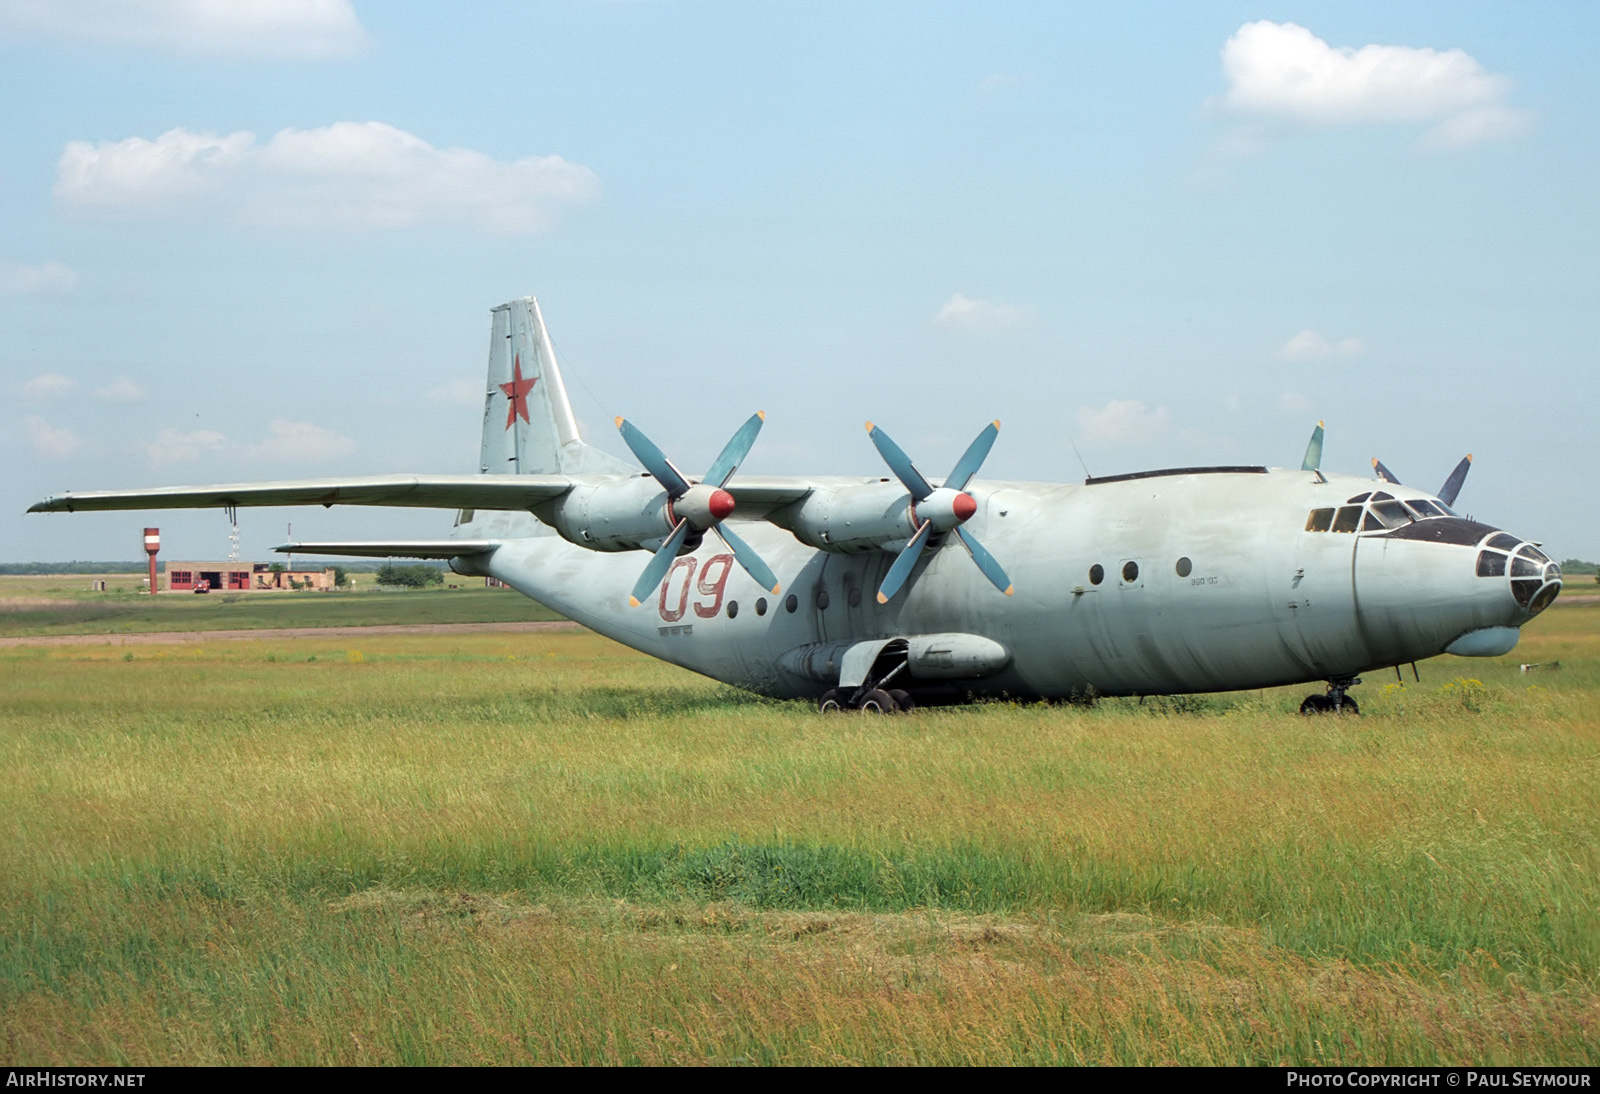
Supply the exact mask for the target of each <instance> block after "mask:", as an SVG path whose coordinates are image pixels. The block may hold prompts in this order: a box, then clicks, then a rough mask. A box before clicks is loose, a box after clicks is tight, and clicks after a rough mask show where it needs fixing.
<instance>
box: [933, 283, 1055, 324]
mask: <svg viewBox="0 0 1600 1094" xmlns="http://www.w3.org/2000/svg"><path fill="white" fill-rule="evenodd" d="M1032 321H1033V313H1032V312H1030V311H1029V310H1028V309H1027V308H1019V307H1017V306H1016V305H1014V304H992V303H989V302H988V301H986V300H974V299H972V298H971V297H970V296H966V295H964V294H962V293H956V294H955V295H953V296H951V297H950V299H949V300H946V301H945V302H944V304H943V306H942V307H940V308H939V310H938V311H937V312H935V313H934V316H933V325H934V326H936V327H943V328H945V329H947V330H959V331H965V332H967V333H969V334H993V333H999V332H1002V331H1011V330H1016V329H1017V328H1018V327H1022V326H1025V325H1027V324H1028V323H1030V322H1032Z"/></svg>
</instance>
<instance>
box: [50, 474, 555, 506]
mask: <svg viewBox="0 0 1600 1094" xmlns="http://www.w3.org/2000/svg"><path fill="white" fill-rule="evenodd" d="M570 489H572V480H571V479H570V478H568V477H567V476H565V475H428V476H422V475H369V476H365V477H357V478H348V479H297V480H283V481H279V482H244V483H223V484H220V485H216V486H164V487H158V488H155V489H150V490H96V491H94V492H92V493H82V494H60V495H57V496H56V497H52V498H46V499H45V500H44V501H41V502H38V503H36V504H34V505H30V506H29V507H28V512H30V513H86V512H90V511H94V510H102V509H208V508H219V507H227V506H241V507H242V506H251V505H322V506H330V505H395V506H410V507H414V508H421V509H506V510H516V509H527V508H529V507H530V506H532V505H535V504H537V503H539V502H541V501H545V500H547V499H549V498H555V497H560V496H561V495H562V494H565V493H566V492H567V491H568V490H570Z"/></svg>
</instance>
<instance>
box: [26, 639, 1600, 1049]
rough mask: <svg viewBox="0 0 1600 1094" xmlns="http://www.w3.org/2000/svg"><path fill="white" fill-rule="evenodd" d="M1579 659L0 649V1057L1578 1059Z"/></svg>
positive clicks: (281, 645)
mask: <svg viewBox="0 0 1600 1094" xmlns="http://www.w3.org/2000/svg"><path fill="white" fill-rule="evenodd" d="M1597 632H1600V612H1597V611H1595V610H1594V609H1586V608H1559V609H1555V610H1552V611H1550V612H1547V613H1545V615H1544V616H1542V617H1541V618H1540V620H1539V621H1537V622H1536V624H1535V625H1534V626H1533V627H1531V628H1530V629H1529V632H1528V636H1527V637H1526V638H1525V640H1524V644H1523V647H1522V648H1521V649H1519V651H1518V652H1517V653H1516V654H1515V655H1513V657H1512V658H1509V659H1502V660H1501V661H1495V662H1469V661H1461V660H1454V659H1450V660H1449V662H1448V663H1444V662H1440V663H1434V664H1430V665H1426V666H1424V667H1423V673H1424V681H1423V683H1422V684H1421V685H1418V684H1415V683H1411V684H1408V685H1407V686H1405V687H1392V686H1389V685H1387V684H1386V683H1385V682H1384V681H1381V680H1373V681H1370V682H1369V683H1368V684H1367V685H1365V686H1364V687H1363V688H1362V689H1361V690H1360V692H1359V693H1358V694H1360V696H1361V699H1362V707H1363V711H1364V712H1365V716H1364V717H1362V718H1360V719H1346V718H1316V719H1303V718H1300V717H1298V716H1296V715H1294V714H1293V713H1292V712H1293V710H1294V708H1295V707H1296V706H1297V705H1298V701H1299V698H1300V696H1301V693H1302V692H1303V691H1304V690H1305V689H1295V690H1285V691H1281V692H1266V693H1247V694H1238V695H1231V696H1219V697H1206V698H1202V699H1199V700H1190V701H1176V702H1175V701H1156V700H1151V701H1147V702H1145V703H1143V704H1140V703H1138V702H1137V701H1134V700H1119V701H1112V702H1104V703H1101V704H1099V705H1097V706H1095V707H1092V708H1076V707H1052V706H1043V705H1011V704H998V703H997V704H988V705H985V706H982V707H976V708H964V709H952V710H932V711H921V712H918V713H917V714H916V715H914V716H910V717H902V718H876V719H875V718H867V717H839V718H822V717H819V716H817V715H815V714H814V713H812V712H811V711H810V709H809V708H808V707H807V706H805V705H804V704H787V703H775V702H769V701H765V700H760V699H755V698H752V697H749V696H745V695H741V694H739V693H736V692H731V691H728V690H726V689H723V688H720V687H718V686H717V685H714V684H712V683H710V682H707V681H703V680H700V679H698V678H695V677H692V676H688V675H687V674H684V673H681V672H679V671H677V670H674V669H671V668H670V667H668V666H664V665H661V664H659V663H656V662H651V661H648V660H646V659H643V658H640V657H638V656H636V655H634V654H632V653H630V652H628V651H626V650H623V649H621V648H620V647H617V646H615V645H613V644H610V643H608V642H605V641H604V640H602V639H599V638H596V637H594V636H591V635H586V634H562V635H516V636H507V635H475V636H468V637H452V638H448V639H440V638H428V639H417V638H384V639H376V640H372V641H360V642H354V641H352V640H342V641H332V640H313V641H305V640H301V641H296V642H292V643H291V642H270V641H269V642H259V643H256V642H252V643H217V644H215V645H204V644H201V645H193V646H184V647H178V648H172V649H166V650H162V651H159V652H146V651H145V650H143V649H141V650H135V651H133V657H132V659H131V660H126V659H124V658H125V657H127V653H126V652H125V651H123V650H121V649H112V648H107V647H98V648H97V647H93V646H84V647H70V648H52V649H42V648H32V649H14V650H7V651H0V686H3V688H4V691H3V699H0V756H3V757H4V763H3V764H0V816H4V817H5V818H7V819H6V824H7V835H8V837H9V838H8V839H6V840H5V841H4V843H3V845H0V1015H3V1018H0V1031H3V1032H0V1037H3V1040H0V1051H3V1052H4V1055H5V1056H6V1058H7V1059H11V1060H16V1061H19V1062H30V1063H34V1062H47V1061H56V1062H81V1063H90V1062H102V1063H104V1062H130V1063H134V1062H137V1063H158V1062H239V1063H257V1062H285V1063H325V1062H350V1063H354V1062H382V1063H398V1062H430V1063H431V1062H532V1061H538V1062H557V1061H584V1062H601V1061H605V1062H689V1061H696V1062H698V1061H714V1062H742V1061H753V1062H779V1061H782V1062H832V1061H866V1062H956V1063H960V1062H1120V1063H1158V1062H1165V1061H1172V1062H1182V1063H1211V1062H1241V1063H1285V1062H1340V1063H1415V1064H1424V1063H1439V1062H1447V1063H1468V1062H1476V1063H1495V1062H1499V1063H1531V1062H1567V1063H1580V1062H1582V1063H1591V1064H1592V1063H1594V1062H1595V1061H1596V1057H1597V1050H1596V1048H1595V1046H1596V1045H1597V1044H1600V1037H1597V1036H1596V1035H1597V1034H1600V992H1597V988H1600V899H1597V898H1600V886H1597V884H1596V871H1597V870H1600V852H1597V850H1596V848H1597V847H1600V840H1597V838H1596V837H1597V836H1600V820H1597V816H1596V809H1595V805H1596V791H1595V788H1596V787H1597V786H1600V733H1597V730H1596V721H1595V718H1594V716H1593V714H1592V712H1591V707H1592V703H1593V702H1594V699H1595V697H1596V695H1597V692H1600V679H1597V670H1600V658H1597V656H1596V654H1597V650H1600V641H1597ZM1557 659H1559V660H1561V662H1562V667H1561V668H1560V669H1558V670H1557V669H1543V670H1539V671H1537V672H1535V673H1531V674H1522V673H1520V672H1518V671H1517V665H1518V663H1519V662H1521V661H1554V660H1557ZM1409 679H1410V676H1409V673H1408V674H1407V680H1409Z"/></svg>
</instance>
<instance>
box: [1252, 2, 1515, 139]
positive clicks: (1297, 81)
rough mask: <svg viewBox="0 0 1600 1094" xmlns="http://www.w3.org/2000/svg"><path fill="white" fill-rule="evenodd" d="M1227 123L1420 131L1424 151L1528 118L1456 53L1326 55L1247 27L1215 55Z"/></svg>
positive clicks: (1282, 29)
mask: <svg viewBox="0 0 1600 1094" xmlns="http://www.w3.org/2000/svg"><path fill="white" fill-rule="evenodd" d="M1222 69H1223V75H1224V77H1225V78H1226V80H1227V83H1228V89H1227V91H1226V92H1224V94H1223V95H1222V97H1221V99H1220V105H1221V106H1222V107H1223V108H1224V109H1226V110H1228V111H1230V112H1232V113H1235V114H1240V115H1245V116H1248V117H1253V118H1261V119H1268V120H1272V121H1276V122H1279V123H1287V124H1290V125H1301V126H1331V125H1364V124H1427V123H1435V128H1434V129H1433V130H1431V131H1430V132H1429V133H1428V134H1427V135H1426V136H1425V138H1424V143H1425V144H1427V145H1429V146H1430V147H1460V146H1462V145H1466V144H1472V143H1476V142H1478V141H1483V140H1498V139H1505V138H1508V137H1513V136H1516V135H1518V134H1520V133H1522V132H1524V131H1525V130H1526V129H1527V127H1528V124H1529V120H1530V116H1529V115H1528V114H1526V113H1525V112H1523V111H1518V110H1514V109H1512V108H1511V107H1509V106H1507V105H1505V98H1506V95H1507V94H1508V93H1509V92H1510V90H1511V81H1510V80H1509V79H1507V78H1506V77H1505V76H1502V75H1500V74H1498V73H1494V72H1490V71H1489V70H1488V69H1486V68H1484V67H1483V66H1482V65H1481V64H1479V63H1478V62H1477V61H1476V60H1475V59H1473V58H1472V57H1471V56H1470V55H1468V54H1467V53H1464V52H1463V51H1461V50H1459V49H1450V50H1444V51H1440V50H1434V49H1425V48H1424V49H1418V48H1413V47H1410V46H1382V45H1365V46H1362V47H1360V48H1359V49H1352V48H1349V47H1341V48H1337V49H1336V48H1334V47H1333V46H1330V45H1328V43H1327V42H1324V41H1323V40H1322V39H1321V38H1318V37H1317V36H1316V35H1315V34H1313V33H1311V32H1310V31H1309V30H1307V29H1306V28H1304V27H1302V26H1297V25H1296V24H1294V23H1270V22H1266V21H1264V20H1263V21H1261V22H1256V23H1246V24H1245V25H1244V26H1242V27H1240V28H1239V30H1238V32H1237V33H1236V34H1234V36H1233V37H1232V38H1229V39H1228V41H1227V44H1225V45H1224V46H1223V47H1222Z"/></svg>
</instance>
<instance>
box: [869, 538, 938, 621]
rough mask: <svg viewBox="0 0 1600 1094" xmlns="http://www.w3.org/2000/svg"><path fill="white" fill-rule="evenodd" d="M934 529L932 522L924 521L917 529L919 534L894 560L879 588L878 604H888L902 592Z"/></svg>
mask: <svg viewBox="0 0 1600 1094" xmlns="http://www.w3.org/2000/svg"><path fill="white" fill-rule="evenodd" d="M932 528H933V522H932V521H927V520H925V521H923V522H922V527H920V528H918V529H917V534H916V535H914V536H912V537H911V539H910V541H909V542H908V543H907V544H906V545H905V546H904V547H902V548H901V549H900V554H899V556H898V557H896V558H895V560H894V565H893V566H890V567H889V572H888V573H887V574H885V575H884V577H883V584H882V585H880V586H878V603H879V604H887V603H889V598H890V597H892V596H894V594H895V593H897V592H899V591H900V586H902V585H904V584H905V583H906V578H908V577H910V576H911V568H912V567H913V566H915V565H916V564H917V556H918V555H920V554H922V548H923V547H924V546H925V545H926V544H927V542H928V533H929V531H931V530H932Z"/></svg>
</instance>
